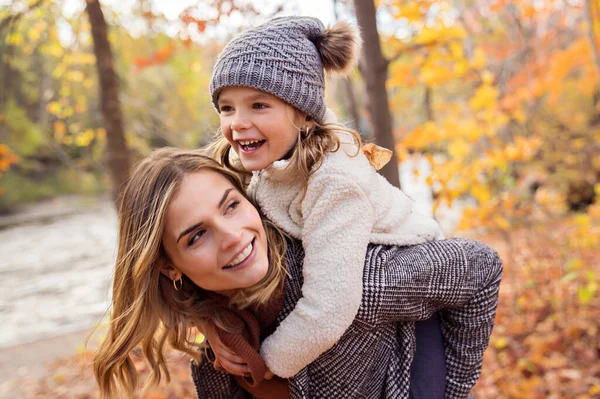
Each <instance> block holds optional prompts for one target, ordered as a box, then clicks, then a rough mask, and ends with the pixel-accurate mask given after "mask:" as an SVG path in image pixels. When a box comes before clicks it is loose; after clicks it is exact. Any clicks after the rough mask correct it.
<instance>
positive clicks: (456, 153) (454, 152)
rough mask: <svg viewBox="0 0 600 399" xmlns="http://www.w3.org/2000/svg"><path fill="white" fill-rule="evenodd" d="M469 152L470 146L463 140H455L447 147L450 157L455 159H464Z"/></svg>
mask: <svg viewBox="0 0 600 399" xmlns="http://www.w3.org/2000/svg"><path fill="white" fill-rule="evenodd" d="M470 151H471V145H470V144H469V143H468V142H467V141H466V140H464V139H460V140H455V141H453V142H452V143H450V145H449V146H448V152H449V153H450V156H452V157H454V158H457V159H459V160H460V159H464V158H465V157H466V156H467V155H468V154H469V152H470Z"/></svg>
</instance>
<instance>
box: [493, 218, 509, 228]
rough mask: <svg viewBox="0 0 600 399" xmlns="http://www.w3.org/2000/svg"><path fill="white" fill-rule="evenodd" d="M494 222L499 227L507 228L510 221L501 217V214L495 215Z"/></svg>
mask: <svg viewBox="0 0 600 399" xmlns="http://www.w3.org/2000/svg"><path fill="white" fill-rule="evenodd" d="M494 222H495V223H496V224H497V225H498V227H500V228H501V229H502V230H508V229H509V227H510V222H509V221H508V220H506V219H505V218H503V217H502V216H498V215H497V216H495V217H494Z"/></svg>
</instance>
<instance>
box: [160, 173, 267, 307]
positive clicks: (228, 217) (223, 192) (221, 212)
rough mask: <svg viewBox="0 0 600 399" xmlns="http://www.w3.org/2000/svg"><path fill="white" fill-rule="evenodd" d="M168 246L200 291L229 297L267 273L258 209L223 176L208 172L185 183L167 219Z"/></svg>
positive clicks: (173, 272)
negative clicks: (232, 291) (204, 290)
mask: <svg viewBox="0 0 600 399" xmlns="http://www.w3.org/2000/svg"><path fill="white" fill-rule="evenodd" d="M162 242H163V245H164V247H165V249H166V252H167V254H168V255H169V257H170V259H171V262H172V266H171V267H169V268H167V269H163V270H162V272H163V273H164V274H166V275H167V276H168V277H169V278H171V279H176V280H177V279H179V277H181V273H183V274H185V275H186V276H188V277H189V278H190V279H191V280H192V281H193V282H194V283H195V284H196V285H197V286H199V287H201V288H203V289H206V290H210V291H215V292H221V293H223V294H225V295H229V294H230V293H231V292H230V290H235V289H240V288H247V287H250V286H252V285H255V284H257V283H258V282H259V281H260V280H262V279H263V278H264V277H265V275H266V274H267V271H268V268H269V261H268V257H267V239H266V234H265V231H264V228H263V225H262V221H261V218H260V215H259V214H258V211H257V210H256V208H255V207H254V206H253V205H252V204H251V203H250V202H248V200H247V199H246V198H244V196H243V195H242V194H241V193H240V192H238V191H237V190H236V189H235V188H234V186H233V184H232V183H231V182H230V181H229V180H227V179H226V178H225V177H223V176H222V175H221V174H219V173H217V172H214V171H210V170H206V171H201V172H195V173H190V174H188V175H187V176H185V178H184V179H183V181H182V184H181V187H180V189H179V192H178V193H177V194H176V195H175V197H174V198H173V200H172V201H171V203H170V204H169V207H168V209H167V214H166V224H165V229H164V231H163V236H162Z"/></svg>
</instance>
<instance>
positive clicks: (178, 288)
mask: <svg viewBox="0 0 600 399" xmlns="http://www.w3.org/2000/svg"><path fill="white" fill-rule="evenodd" d="M178 281H179V287H177V282H178ZM173 288H175V291H179V290H180V289H182V288H183V279H182V278H181V277H179V280H173Z"/></svg>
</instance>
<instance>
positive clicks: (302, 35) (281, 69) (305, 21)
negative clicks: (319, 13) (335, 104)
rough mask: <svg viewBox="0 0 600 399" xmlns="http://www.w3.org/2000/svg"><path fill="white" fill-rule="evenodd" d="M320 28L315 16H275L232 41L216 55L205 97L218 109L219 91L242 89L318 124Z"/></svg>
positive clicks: (322, 85)
mask: <svg viewBox="0 0 600 399" xmlns="http://www.w3.org/2000/svg"><path fill="white" fill-rule="evenodd" d="M344 26H346V25H344ZM324 30H325V27H324V25H323V23H322V22H321V21H320V20H318V19H317V18H312V17H279V18H274V19H272V20H270V21H268V22H266V23H264V24H262V25H260V26H257V27H254V28H250V29H248V30H246V31H244V32H243V33H242V34H240V35H239V36H237V37H236V38H234V39H233V40H231V41H230V42H229V43H228V44H227V45H226V46H225V48H224V49H223V51H222V52H221V54H220V55H219V59H218V60H217V63H216V64H215V67H214V70H213V75H212V78H211V81H210V94H211V98H212V101H213V104H214V106H215V107H216V108H217V111H218V104H217V101H218V99H219V93H220V91H221V90H222V89H223V88H225V87H228V86H246V87H253V88H255V89H258V90H262V91H265V92H267V93H271V94H273V95H275V96H277V97H279V98H280V99H282V100H284V101H286V102H287V103H289V104H291V105H292V106H294V107H295V108H297V109H299V110H300V111H302V112H304V113H306V114H307V115H309V116H311V117H312V118H314V120H315V121H317V122H319V123H321V122H323V119H324V117H325V109H326V106H325V77H324V69H323V68H324V65H323V59H322V55H321V52H320V51H319V46H320V44H321V43H323V42H326V40H323V38H324V36H323V32H324ZM351 33H354V31H353V32H351ZM344 39H345V40H346V42H347V41H348V40H350V41H352V40H354V42H356V43H360V37H359V36H358V35H357V34H356V35H355V36H352V35H351V34H348V35H346V37H344V38H343V39H342V40H341V41H340V40H338V42H342V43H343V42H344ZM354 42H353V43H354ZM335 45H336V43H334V45H333V47H334V48H335ZM338 47H340V48H341V49H342V50H343V49H344V48H343V46H338ZM352 57H355V56H354V55H343V56H342V59H343V60H344V61H346V59H347V61H348V62H347V64H350V63H352V62H353V61H355V60H352ZM325 67H326V68H327V65H325ZM336 67H337V66H336ZM332 69H333V68H332ZM339 69H341V68H339Z"/></svg>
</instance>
